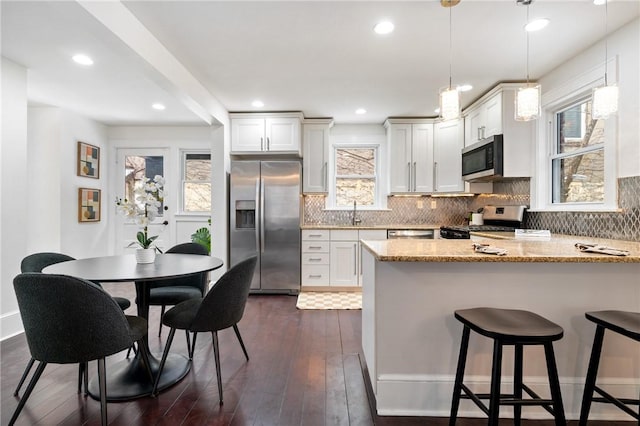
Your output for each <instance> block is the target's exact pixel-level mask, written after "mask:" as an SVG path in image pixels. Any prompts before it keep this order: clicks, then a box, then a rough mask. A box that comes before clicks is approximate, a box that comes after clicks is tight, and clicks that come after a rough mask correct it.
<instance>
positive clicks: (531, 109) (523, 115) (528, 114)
mask: <svg viewBox="0 0 640 426" xmlns="http://www.w3.org/2000/svg"><path fill="white" fill-rule="evenodd" d="M532 1H533V0H517V3H516V4H524V5H526V6H527V24H528V23H529V5H530V4H531V2H532ZM525 32H526V34H527V83H526V85H525V86H524V87H520V88H519V89H518V91H517V92H516V99H515V103H516V105H515V119H516V120H517V121H530V120H536V119H537V118H538V117H539V116H540V85H539V84H530V83H529V31H525Z"/></svg>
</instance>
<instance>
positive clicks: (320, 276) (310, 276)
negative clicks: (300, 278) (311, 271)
mask: <svg viewBox="0 0 640 426" xmlns="http://www.w3.org/2000/svg"><path fill="white" fill-rule="evenodd" d="M309 278H322V275H309Z"/></svg>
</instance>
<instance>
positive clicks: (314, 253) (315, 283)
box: [300, 229, 387, 287]
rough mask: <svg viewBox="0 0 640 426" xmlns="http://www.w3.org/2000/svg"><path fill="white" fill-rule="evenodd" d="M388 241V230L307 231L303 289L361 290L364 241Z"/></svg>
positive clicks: (304, 245)
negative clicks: (350, 288)
mask: <svg viewBox="0 0 640 426" xmlns="http://www.w3.org/2000/svg"><path fill="white" fill-rule="evenodd" d="M386 239H387V230H386V229H344V230H342V229H340V230H336V229H332V230H328V229H303V230H302V252H301V253H300V258H301V261H302V267H301V277H300V282H301V283H302V287H359V286H360V285H361V282H362V278H361V277H362V265H361V262H360V257H361V252H362V250H361V248H360V246H361V244H360V240H386Z"/></svg>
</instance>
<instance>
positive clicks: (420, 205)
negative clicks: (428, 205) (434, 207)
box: [416, 200, 424, 210]
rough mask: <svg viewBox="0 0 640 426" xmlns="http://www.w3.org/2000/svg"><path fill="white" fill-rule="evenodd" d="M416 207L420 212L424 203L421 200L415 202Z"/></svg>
mask: <svg viewBox="0 0 640 426" xmlns="http://www.w3.org/2000/svg"><path fill="white" fill-rule="evenodd" d="M416 207H417V208H418V210H422V209H423V208H424V201H422V200H418V201H416Z"/></svg>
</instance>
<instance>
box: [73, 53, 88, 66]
mask: <svg viewBox="0 0 640 426" xmlns="http://www.w3.org/2000/svg"><path fill="white" fill-rule="evenodd" d="M71 59H73V62H75V63H76V64H80V65H86V66H89V65H93V59H91V58H90V57H88V56H87V55H82V54H78V55H74V56H73V57H72V58H71Z"/></svg>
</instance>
